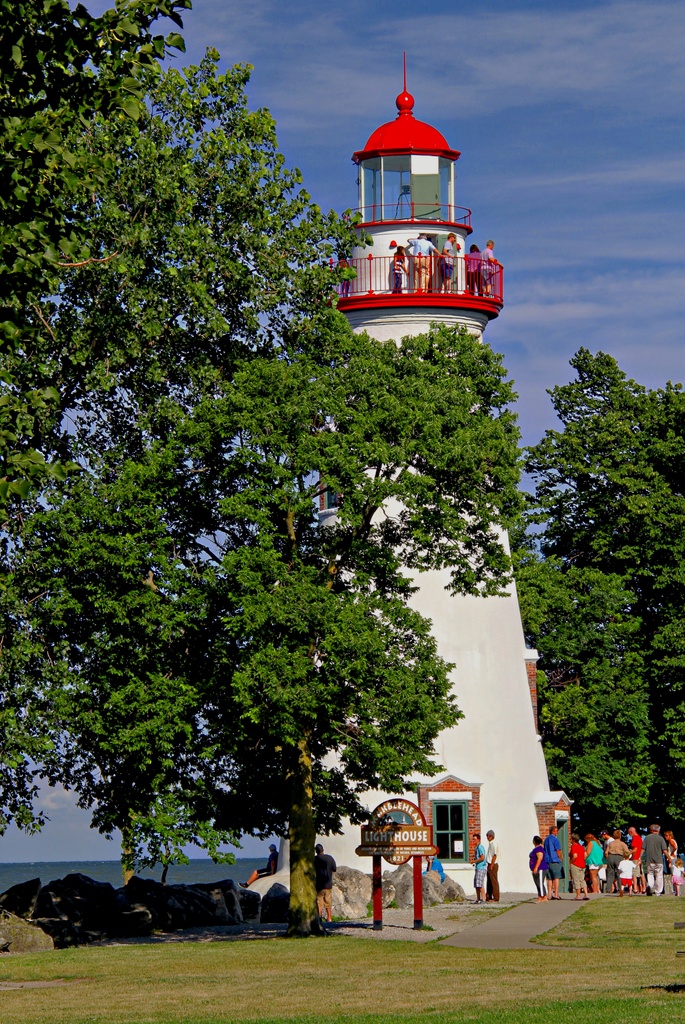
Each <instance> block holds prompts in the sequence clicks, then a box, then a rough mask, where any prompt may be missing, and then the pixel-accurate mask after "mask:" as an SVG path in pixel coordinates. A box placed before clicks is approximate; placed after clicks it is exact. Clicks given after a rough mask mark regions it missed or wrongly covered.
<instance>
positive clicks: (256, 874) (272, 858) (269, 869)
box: [240, 843, 278, 889]
mask: <svg viewBox="0 0 685 1024" xmlns="http://www.w3.org/2000/svg"><path fill="white" fill-rule="evenodd" d="M277 868H278V849H277V847H276V846H275V845H274V844H273V843H272V844H271V846H270V847H269V859H268V860H267V862H266V867H265V868H258V869H257V870H256V871H253V872H252V874H251V875H250V877H249V878H248V880H247V881H246V882H241V883H240V887H241V888H242V889H249V888H250V886H251V885H252V883H253V882H256V881H257V879H258V878H266V876H267V875H275V874H276V870H277Z"/></svg>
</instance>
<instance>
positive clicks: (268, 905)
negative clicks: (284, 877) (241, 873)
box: [260, 882, 290, 924]
mask: <svg viewBox="0 0 685 1024" xmlns="http://www.w3.org/2000/svg"><path fill="white" fill-rule="evenodd" d="M289 908H290V893H289V892H288V890H287V889H286V887H285V886H284V885H281V883H280V882H274V884H273V885H272V886H271V888H270V889H269V891H268V892H267V893H266V895H265V896H264V898H263V899H262V908H261V914H260V920H261V921H262V923H263V924H287V922H288V910H289Z"/></svg>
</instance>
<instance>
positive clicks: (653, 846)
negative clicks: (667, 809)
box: [642, 825, 668, 896]
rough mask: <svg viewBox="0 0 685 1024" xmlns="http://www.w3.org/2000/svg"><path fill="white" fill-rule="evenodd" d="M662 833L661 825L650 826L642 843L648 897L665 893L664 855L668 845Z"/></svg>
mask: <svg viewBox="0 0 685 1024" xmlns="http://www.w3.org/2000/svg"><path fill="white" fill-rule="evenodd" d="M660 832H661V825H650V826H649V832H648V833H647V835H646V836H645V838H644V840H643V843H642V849H643V851H644V855H645V861H646V862H647V864H646V866H647V895H648V896H663V893H664V854H665V853H666V851H667V849H668V843H667V842H666V840H665V839H664V837H663V836H662V835H660V834H659V833H660Z"/></svg>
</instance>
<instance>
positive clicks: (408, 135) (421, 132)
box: [352, 88, 460, 163]
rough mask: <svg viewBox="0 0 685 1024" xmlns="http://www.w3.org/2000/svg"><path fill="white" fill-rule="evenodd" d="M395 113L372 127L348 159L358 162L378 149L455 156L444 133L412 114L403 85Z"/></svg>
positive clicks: (409, 94)
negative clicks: (362, 142)
mask: <svg viewBox="0 0 685 1024" xmlns="http://www.w3.org/2000/svg"><path fill="white" fill-rule="evenodd" d="M395 103H396V105H397V110H398V114H397V117H396V118H395V120H394V121H388V122H387V123H386V124H382V125H381V126H380V128H376V130H375V132H373V133H372V134H371V135H370V136H369V139H368V142H367V143H366V145H365V146H364V149H362V150H359V151H358V152H356V153H354V154H353V156H352V159H353V160H354V161H355V162H356V163H359V161H360V160H366V159H368V158H369V157H373V156H379V155H380V154H381V153H427V154H430V155H431V156H445V157H448V159H451V160H458V159H459V155H460V154H459V152H458V150H456V149H450V146H449V143H448V142H447V139H446V138H445V136H444V135H443V134H442V133H441V132H439V131H438V129H437V128H433V126H432V125H430V124H426V122H425V121H419V120H418V119H417V118H415V117H414V114H413V113H412V110H413V108H414V97H413V96H412V95H411V93H409V92H407V90H406V88H405V89H404V91H403V92H401V93H400V94H399V96H398V97H397V99H396V100H395Z"/></svg>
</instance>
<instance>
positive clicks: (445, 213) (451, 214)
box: [357, 196, 471, 229]
mask: <svg viewBox="0 0 685 1024" xmlns="http://www.w3.org/2000/svg"><path fill="white" fill-rule="evenodd" d="M357 212H358V213H360V214H361V216H362V222H363V223H364V224H379V223H383V222H386V221H400V222H402V221H403V222H405V223H408V224H410V223H412V222H414V221H430V220H432V221H436V222H437V223H439V224H449V225H453V226H455V227H460V226H461V227H467V228H469V229H470V228H471V211H470V210H469V208H468V207H467V206H453V205H452V204H451V203H415V202H412V201H411V200H410V199H409V198H407V197H404V196H402V197H401V198H400V199H398V200H396V201H395V202H394V203H384V204H381V203H374V204H373V205H372V206H360V207H359V209H358V211H357Z"/></svg>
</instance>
